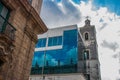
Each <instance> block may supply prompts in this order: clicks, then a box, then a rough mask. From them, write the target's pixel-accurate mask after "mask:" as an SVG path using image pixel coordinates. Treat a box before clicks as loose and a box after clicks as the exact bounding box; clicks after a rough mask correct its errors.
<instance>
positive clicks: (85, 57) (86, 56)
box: [84, 50, 89, 60]
mask: <svg viewBox="0 0 120 80" xmlns="http://www.w3.org/2000/svg"><path fill="white" fill-rule="evenodd" d="M87 59H89V50H85V51H84V60H87Z"/></svg>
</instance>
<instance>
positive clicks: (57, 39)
mask: <svg viewBox="0 0 120 80" xmlns="http://www.w3.org/2000/svg"><path fill="white" fill-rule="evenodd" d="M61 44H62V36H57V37H50V38H49V39H48V46H57V45H61Z"/></svg>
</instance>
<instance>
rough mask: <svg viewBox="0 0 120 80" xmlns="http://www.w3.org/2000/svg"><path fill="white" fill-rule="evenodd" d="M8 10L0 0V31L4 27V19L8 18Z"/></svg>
mask: <svg viewBox="0 0 120 80" xmlns="http://www.w3.org/2000/svg"><path fill="white" fill-rule="evenodd" d="M9 12H10V11H9V10H8V9H7V8H6V7H5V6H4V5H3V4H2V3H1V2H0V32H1V31H2V30H4V29H5V26H6V20H8V18H9Z"/></svg>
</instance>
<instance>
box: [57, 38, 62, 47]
mask: <svg viewBox="0 0 120 80" xmlns="http://www.w3.org/2000/svg"><path fill="white" fill-rule="evenodd" d="M61 44H62V36H59V37H58V42H57V45H61Z"/></svg>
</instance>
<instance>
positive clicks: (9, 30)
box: [0, 15, 16, 40]
mask: <svg viewBox="0 0 120 80" xmlns="http://www.w3.org/2000/svg"><path fill="white" fill-rule="evenodd" d="M15 31H16V29H15V28H14V27H13V25H11V24H10V23H9V22H8V21H7V20H6V19H5V18H4V17H3V16H2V15H0V34H4V35H6V36H7V37H9V38H10V39H11V40H14V38H15Z"/></svg>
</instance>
